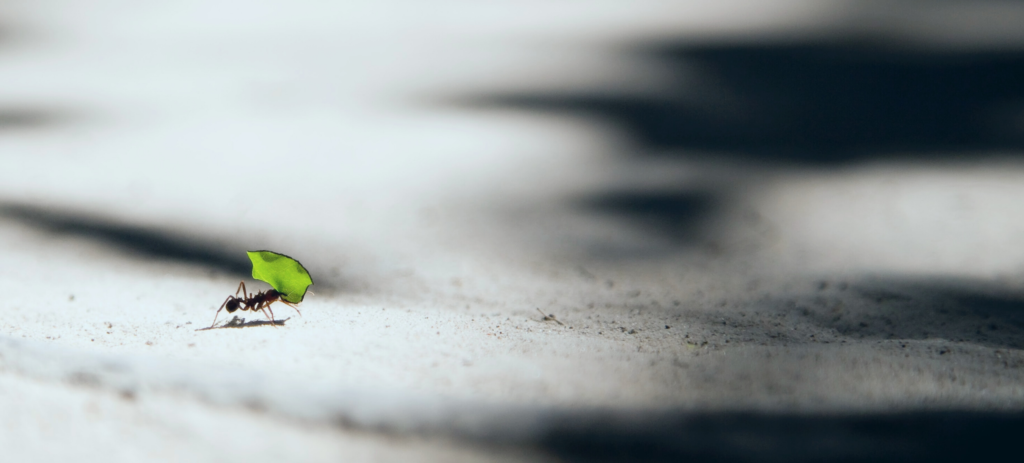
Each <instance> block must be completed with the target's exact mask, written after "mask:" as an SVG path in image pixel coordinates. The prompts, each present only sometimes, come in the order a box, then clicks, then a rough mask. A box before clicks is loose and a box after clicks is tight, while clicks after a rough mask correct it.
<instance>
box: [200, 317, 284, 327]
mask: <svg viewBox="0 0 1024 463" xmlns="http://www.w3.org/2000/svg"><path fill="white" fill-rule="evenodd" d="M288 320H291V317H288V318H285V319H281V320H274V321H273V322H271V321H270V320H253V321H248V322H247V321H245V319H244V318H238V316H237V315H236V316H234V317H232V318H231V320H228V322H227V323H224V324H222V325H220V326H208V327H206V328H199V329H197V330H196V331H208V330H221V329H224V328H252V327H255V326H267V325H273V326H284V322H286V321H288Z"/></svg>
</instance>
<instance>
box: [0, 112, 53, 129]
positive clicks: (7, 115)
mask: <svg viewBox="0 0 1024 463" xmlns="http://www.w3.org/2000/svg"><path fill="white" fill-rule="evenodd" d="M67 118H68V116H67V115H64V114H61V113H58V112H54V111H47V110H42V109H28V108H0V131H9V130H25V129H39V128H44V127H49V126H52V125H55V124H58V123H60V122H62V121H63V120H65V119H67Z"/></svg>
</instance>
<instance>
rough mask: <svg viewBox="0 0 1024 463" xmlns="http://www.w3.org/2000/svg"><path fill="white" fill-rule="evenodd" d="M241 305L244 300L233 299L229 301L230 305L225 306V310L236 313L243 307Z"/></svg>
mask: <svg viewBox="0 0 1024 463" xmlns="http://www.w3.org/2000/svg"><path fill="white" fill-rule="evenodd" d="M241 303H242V299H239V298H237V297H233V298H231V299H228V303H227V305H225V306H224V309H225V310H227V311H228V313H231V312H234V311H236V310H238V309H239V306H240V305H241Z"/></svg>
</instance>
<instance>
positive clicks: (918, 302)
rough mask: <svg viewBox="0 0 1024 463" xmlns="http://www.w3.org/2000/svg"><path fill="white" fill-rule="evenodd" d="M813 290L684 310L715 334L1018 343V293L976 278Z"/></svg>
mask: <svg viewBox="0 0 1024 463" xmlns="http://www.w3.org/2000/svg"><path fill="white" fill-rule="evenodd" d="M836 286H840V287H842V288H844V289H842V290H840V289H836ZM820 288H822V289H819V290H818V291H812V292H809V293H802V294H793V293H790V294H772V295H770V296H765V297H762V298H760V299H759V300H757V302H753V303H750V304H744V305H743V308H742V309H739V310H727V309H722V310H714V311H710V312H695V313H692V314H690V315H688V316H689V317H690V318H691V319H692V320H694V321H701V322H702V323H705V324H706V325H707V326H715V330H716V331H717V332H718V333H719V334H720V337H722V338H733V339H737V340H744V339H748V340H749V339H752V338H757V339H765V340H767V341H768V342H769V344H774V345H797V344H812V343H821V342H824V343H829V342H838V341H841V340H843V339H873V340H894V341H913V340H944V341H948V342H950V343H967V344H973V345H977V346H984V347H989V348H995V349H1024V292H1021V291H1019V290H1016V289H1012V288H1007V287H1004V286H1001V285H998V284H995V283H992V282H988V281H983V280H971V279H949V278H935V279H923V278H919V279H909V278H906V277H889V278H879V277H873V278H871V279H867V280H864V281H860V282H856V283H852V284H849V285H848V284H846V283H841V284H839V285H829V284H827V283H826V282H822V283H821V286H820ZM822 327H824V328H828V330H822V329H821V328H822ZM833 330H834V331H833ZM830 333H831V334H830ZM812 335H814V336H812Z"/></svg>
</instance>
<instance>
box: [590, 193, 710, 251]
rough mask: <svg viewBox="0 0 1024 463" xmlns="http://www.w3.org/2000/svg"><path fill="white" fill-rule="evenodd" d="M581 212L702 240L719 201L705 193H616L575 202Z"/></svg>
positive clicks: (680, 237)
mask: <svg viewBox="0 0 1024 463" xmlns="http://www.w3.org/2000/svg"><path fill="white" fill-rule="evenodd" d="M575 205H576V206H577V207H578V208H579V209H581V210H583V211H584V212H590V213H597V214H603V215H610V216H614V217H619V218H622V219H625V220H628V221H630V222H632V223H633V224H634V225H636V226H638V227H640V228H643V229H647V230H650V231H653V232H655V233H660V234H662V235H664V236H666V237H669V238H672V239H674V240H678V241H681V242H690V241H694V240H698V239H700V238H701V237H702V232H703V231H704V223H705V219H706V218H707V217H709V216H711V215H712V214H713V212H714V211H715V209H716V207H717V206H718V199H717V198H716V196H715V195H713V194H711V193H710V192H704V191H618V192H609V193H599V194H596V195H592V196H589V197H586V198H582V199H579V200H577V201H576V203H575Z"/></svg>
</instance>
